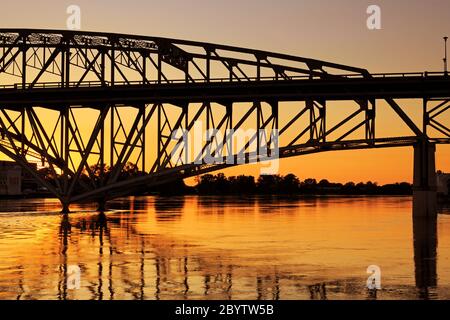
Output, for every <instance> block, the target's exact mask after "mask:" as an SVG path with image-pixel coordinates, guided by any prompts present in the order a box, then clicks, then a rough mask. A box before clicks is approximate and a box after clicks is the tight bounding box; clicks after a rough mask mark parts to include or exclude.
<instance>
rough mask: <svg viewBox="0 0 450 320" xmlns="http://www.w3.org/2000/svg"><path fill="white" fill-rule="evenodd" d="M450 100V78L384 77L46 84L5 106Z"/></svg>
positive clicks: (14, 94) (9, 97)
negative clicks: (411, 99)
mask: <svg viewBox="0 0 450 320" xmlns="http://www.w3.org/2000/svg"><path fill="white" fill-rule="evenodd" d="M434 97H450V77H449V76H445V75H427V76H425V75H422V76H418V75H412V76H384V77H381V76H380V77H374V78H353V77H345V78H339V79H313V80H310V79H304V78H303V79H292V80H261V81H246V82H238V81H232V82H222V81H215V82H209V83H207V82H194V83H176V82H173V83H162V84H154V83H151V84H149V83H148V84H143V83H129V84H128V83H116V84H115V85H114V86H108V85H105V84H102V83H99V82H91V83H88V85H85V86H82V87H65V88H61V87H60V86H58V85H57V84H47V85H46V84H41V85H39V86H35V87H34V88H32V89H28V88H25V89H24V88H21V87H20V86H16V87H11V86H7V87H3V88H0V105H2V106H10V107H13V106H16V105H17V106H23V105H36V104H39V105H46V106H52V105H58V104H63V105H67V104H72V105H78V104H86V103H88V104H95V103H99V104H107V103H125V104H126V103H130V104H134V103H139V102H142V103H183V102H187V101H189V102H206V101H223V100H226V101H236V102H246V101H255V100H262V101H264V100H271V99H273V98H276V99H277V100H278V101H291V100H292V101H302V100H307V99H320V98H323V99H327V100H349V99H358V98H364V99H385V98H393V99H396V98H434Z"/></svg>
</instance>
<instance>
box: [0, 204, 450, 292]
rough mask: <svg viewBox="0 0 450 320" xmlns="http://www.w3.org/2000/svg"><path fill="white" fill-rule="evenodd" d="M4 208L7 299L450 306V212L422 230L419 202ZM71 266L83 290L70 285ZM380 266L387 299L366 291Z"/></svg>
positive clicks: (1, 231)
mask: <svg viewBox="0 0 450 320" xmlns="http://www.w3.org/2000/svg"><path fill="white" fill-rule="evenodd" d="M1 208H2V211H4V212H3V213H0V299H95V300H98V299H105V300H108V299H429V298H431V299H450V259H449V258H450V215H445V214H441V215H439V217H438V220H437V223H432V222H431V223H430V222H428V223H424V222H423V221H414V224H413V219H412V206H411V198H410V197H389V198H383V197H374V198H366V197H354V198H341V197H323V198H307V199H305V198H298V199H292V198H280V197H278V198H262V197H249V198H233V197H230V198H223V197H222V198H221V197H195V196H189V197H175V198H162V197H142V198H129V199H121V200H116V201H114V202H112V203H111V204H110V208H109V210H108V211H106V212H105V213H95V212H93V209H94V207H90V206H82V207H76V208H72V210H73V211H74V212H73V213H71V214H70V215H69V216H61V215H60V214H59V213H58V208H59V206H58V203H57V202H56V201H54V200H22V201H19V200H15V201H12V200H11V201H2V202H1ZM413 232H414V234H413ZM436 234H437V235H439V237H438V238H439V241H438V242H437V241H436ZM433 239H434V240H433ZM437 243H438V246H437ZM71 265H78V266H79V267H80V269H81V288H80V289H79V290H71V289H69V288H68V286H67V278H68V267H69V266H71ZM369 265H378V266H380V268H381V270H382V280H381V281H382V290H379V291H378V292H369V291H368V290H367V289H366V280H367V277H368V276H369V275H368V274H367V273H366V269H367V267H368V266H369Z"/></svg>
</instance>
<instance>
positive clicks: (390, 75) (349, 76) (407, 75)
mask: <svg viewBox="0 0 450 320" xmlns="http://www.w3.org/2000/svg"><path fill="white" fill-rule="evenodd" d="M371 76H372V78H376V79H380V78H381V79H385V78H429V77H442V76H449V74H448V73H445V72H401V73H374V74H371ZM332 77H333V78H343V79H364V78H365V76H364V75H362V74H343V75H333V76H332ZM294 80H323V78H322V77H321V76H314V77H311V76H291V77H288V78H279V77H275V76H272V77H260V78H256V77H255V78H242V79H230V78H216V79H210V80H209V81H208V80H205V79H194V80H193V81H192V80H191V81H187V80H186V79H176V80H151V81H116V82H114V84H112V83H111V82H109V81H98V80H97V81H84V82H82V83H79V82H76V81H74V82H70V83H69V84H68V86H67V84H66V85H64V88H92V87H112V86H125V85H130V86H131V85H134V86H139V85H141V86H146V85H164V84H186V83H230V82H237V83H238V82H258V81H259V82H262V81H294ZM62 87H63V84H62V83H61V82H40V83H35V84H29V83H27V84H25V86H24V85H23V84H21V83H16V84H8V85H0V89H13V90H18V89H20V90H23V89H30V88H35V89H36V88H37V89H57V88H62Z"/></svg>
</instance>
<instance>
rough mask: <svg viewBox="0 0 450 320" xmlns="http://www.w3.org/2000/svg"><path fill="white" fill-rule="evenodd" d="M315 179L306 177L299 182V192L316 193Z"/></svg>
mask: <svg viewBox="0 0 450 320" xmlns="http://www.w3.org/2000/svg"><path fill="white" fill-rule="evenodd" d="M317 191H318V189H317V180H316V179H311V178H309V179H306V180H305V181H303V182H301V183H300V192H301V193H304V194H314V193H317Z"/></svg>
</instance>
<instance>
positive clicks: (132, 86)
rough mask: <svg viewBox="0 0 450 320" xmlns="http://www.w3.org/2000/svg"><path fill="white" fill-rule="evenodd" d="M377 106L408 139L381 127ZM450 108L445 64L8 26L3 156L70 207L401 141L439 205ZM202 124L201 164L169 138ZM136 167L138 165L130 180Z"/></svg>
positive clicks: (0, 96)
mask: <svg viewBox="0 0 450 320" xmlns="http://www.w3.org/2000/svg"><path fill="white" fill-rule="evenodd" d="M405 99H419V100H420V101H421V104H420V105H421V107H420V109H421V110H417V111H420V113H421V122H420V123H416V121H415V119H413V118H412V117H411V116H409V115H408V114H407V112H405V110H406V108H405V107H402V106H401V102H403V101H406V100H405ZM339 101H341V102H345V103H346V105H348V106H349V107H350V108H352V110H351V111H350V112H347V113H346V112H345V111H346V110H347V108H341V109H339V107H335V109H337V110H339V111H340V112H339V113H336V112H334V113H333V112H332V111H331V110H330V108H331V106H330V103H334V102H339ZM244 104H245V106H244ZM379 104H383V105H386V106H387V107H388V108H389V109H390V110H391V111H393V112H394V114H396V115H397V116H398V118H399V119H400V121H401V123H403V124H404V125H406V127H407V128H408V130H409V132H410V134H409V135H401V136H393V137H392V136H391V137H384V136H380V135H378V134H377V130H376V123H382V122H383V119H382V118H381V119H380V116H379V115H377V112H376V110H377V108H376V107H377V105H379ZM449 108H450V77H449V76H448V74H447V73H439V72H418V73H390V74H371V73H370V72H369V71H367V70H366V69H363V68H356V67H352V66H346V65H342V64H337V63H332V62H326V61H320V60H315V59H308V58H302V57H296V56H291V55H285V54H279V53H272V52H265V51H260V50H252V49H246V48H237V47H232V46H226V45H218V44H211V43H202V42H194V41H186V40H176V39H166V38H160V37H145V36H135V35H123V34H111V33H98V32H80V31H59V30H29V29H0V135H1V136H0V152H1V153H3V154H4V155H6V156H7V157H9V158H11V159H12V160H14V161H16V162H17V163H18V164H19V165H20V166H21V167H22V168H23V169H24V170H26V171H28V172H29V173H30V174H32V175H33V177H34V178H35V179H36V181H37V182H38V183H39V184H40V185H42V186H43V187H45V188H46V189H48V190H49V191H50V192H51V193H52V194H53V195H54V196H55V197H57V198H58V199H59V200H60V201H61V203H62V205H63V210H64V211H68V209H69V205H70V204H71V203H74V202H80V201H93V200H94V201H98V202H99V203H104V202H105V201H107V200H108V199H112V198H115V197H120V196H125V195H130V194H132V193H133V192H135V190H136V189H137V188H140V187H143V186H148V187H150V186H155V185H158V184H162V183H166V182H170V181H172V180H175V179H181V178H188V177H192V176H196V175H199V174H203V173H207V172H211V171H215V170H220V169H224V168H228V167H231V166H235V165H238V164H243V162H245V163H254V162H261V161H266V160H271V159H274V158H277V159H278V158H288V157H294V156H300V155H304V154H310V153H317V152H327V151H334V150H358V149H370V148H389V147H401V146H413V147H414V150H415V152H414V193H415V197H414V198H415V199H418V200H417V205H418V206H424V207H426V208H428V207H430V206H431V207H433V205H432V203H433V201H434V200H433V199H434V198H435V195H436V181H435V180H436V179H435V145H436V144H449V143H450V129H449V128H450V124H449V122H450V117H449V115H448V112H447V111H448V110H449ZM377 119H378V120H377ZM198 121H202V122H203V123H204V124H205V128H204V129H205V130H204V131H209V130H211V129H214V130H215V131H216V132H220V133H221V134H213V135H211V136H209V137H208V138H207V139H206V140H205V141H203V143H202V145H201V148H200V150H198V151H199V152H198V153H197V154H195V155H194V157H192V159H193V160H195V161H192V159H188V158H189V157H186V156H185V155H186V154H187V153H188V152H189V150H188V146H187V144H186V143H184V142H183V143H182V141H181V140H182V139H181V138H179V139H178V140H177V139H174V136H175V133H177V132H180V130H181V132H183V133H184V134H190V133H192V132H193V131H194V130H195V125H196V123H197V122H198ZM245 128H252V129H255V134H254V135H252V136H251V137H249V139H248V141H247V142H246V143H245V144H244V145H243V147H242V148H241V149H239V150H235V149H236V148H235V146H234V145H233V144H232V143H228V141H233V138H234V136H233V134H234V132H236V131H238V130H239V129H245ZM255 145H256V146H257V147H255ZM233 147H234V148H233ZM260 149H263V150H265V154H261V152H259V151H260ZM175 154H176V155H178V156H177V157H175V158H174V155H175ZM183 154H184V155H183ZM210 158H215V159H216V161H215V162H214V163H211V162H210V161H207V159H210ZM230 158H231V159H234V161H231V162H228V161H225V159H230ZM239 159H243V160H244V161H243V162H242V161H241V162H240V161H238V160H239ZM36 163H39V166H38V165H36ZM130 163H132V164H133V166H134V168H135V169H136V168H137V169H136V171H137V172H136V174H133V175H125V174H124V168H126V167H127V166H129V165H130ZM149 163H150V165H149ZM41 167H45V168H46V169H45V170H39V169H40V168H41ZM430 204H431V205H430ZM418 212H425V213H424V214H425V215H428V214H431V213H430V212H433V209H430V210H418Z"/></svg>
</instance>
